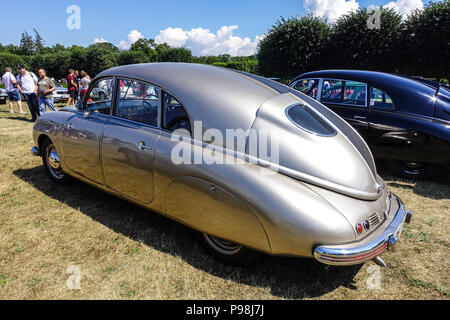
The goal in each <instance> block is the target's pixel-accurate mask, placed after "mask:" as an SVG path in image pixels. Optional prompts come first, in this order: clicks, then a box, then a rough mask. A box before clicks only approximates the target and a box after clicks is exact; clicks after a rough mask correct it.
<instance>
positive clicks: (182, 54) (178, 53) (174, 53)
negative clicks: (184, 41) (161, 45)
mask: <svg viewBox="0 0 450 320" xmlns="http://www.w3.org/2000/svg"><path fill="white" fill-rule="evenodd" d="M158 60H159V61H161V62H192V61H193V57H192V53H191V50H188V49H185V48H169V49H166V50H164V51H162V52H161V53H160V55H159V56H158Z"/></svg>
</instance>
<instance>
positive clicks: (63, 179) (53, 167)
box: [41, 138, 72, 184]
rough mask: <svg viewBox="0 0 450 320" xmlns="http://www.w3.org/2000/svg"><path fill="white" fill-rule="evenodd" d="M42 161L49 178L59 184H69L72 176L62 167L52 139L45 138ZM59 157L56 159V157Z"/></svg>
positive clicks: (42, 147)
mask: <svg viewBox="0 0 450 320" xmlns="http://www.w3.org/2000/svg"><path fill="white" fill-rule="evenodd" d="M41 156H42V163H43V164H44V169H45V172H46V173H47V176H48V177H49V179H50V180H51V181H52V182H54V183H57V184H67V183H70V182H71V181H72V177H70V176H69V175H67V174H66V173H65V172H64V171H63V170H62V168H61V166H60V162H59V156H58V153H57V152H56V148H55V146H54V144H53V142H52V141H51V140H50V139H48V138H47V139H45V140H44V141H43V142H42V145H41ZM55 156H56V157H57V158H58V159H56V157H55Z"/></svg>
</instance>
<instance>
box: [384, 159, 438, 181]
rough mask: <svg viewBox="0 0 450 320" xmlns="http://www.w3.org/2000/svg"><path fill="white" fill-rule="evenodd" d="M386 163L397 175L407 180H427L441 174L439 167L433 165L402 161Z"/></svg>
mask: <svg viewBox="0 0 450 320" xmlns="http://www.w3.org/2000/svg"><path fill="white" fill-rule="evenodd" d="M386 163H387V165H388V167H389V168H390V169H391V170H392V172H393V173H395V175H397V176H399V177H401V178H405V179H411V180H421V179H427V178H431V177H433V176H435V175H436V174H437V173H438V172H439V167H438V166H434V165H431V164H423V163H416V162H406V161H400V160H388V161H386Z"/></svg>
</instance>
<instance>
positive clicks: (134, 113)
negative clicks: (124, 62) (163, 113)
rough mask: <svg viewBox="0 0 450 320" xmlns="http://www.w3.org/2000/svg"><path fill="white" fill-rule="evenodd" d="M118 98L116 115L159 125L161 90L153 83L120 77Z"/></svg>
mask: <svg viewBox="0 0 450 320" xmlns="http://www.w3.org/2000/svg"><path fill="white" fill-rule="evenodd" d="M117 89H118V100H117V107H116V111H115V115H116V116H117V117H120V118H124V119H128V120H133V121H137V122H141V123H144V124H148V125H151V126H155V127H156V126H157V125H158V109H159V101H160V96H161V92H160V91H161V90H160V89H159V88H158V87H155V86H153V85H151V84H148V83H145V82H141V81H135V80H126V79H119V80H118V81H117Z"/></svg>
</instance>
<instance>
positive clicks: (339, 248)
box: [314, 196, 410, 266]
mask: <svg viewBox="0 0 450 320" xmlns="http://www.w3.org/2000/svg"><path fill="white" fill-rule="evenodd" d="M395 197H396V199H397V201H398V203H399V209H398V210H397V213H396V215H395V217H394V219H393V220H392V222H391V223H390V225H389V226H388V227H387V228H386V230H385V231H384V232H383V233H382V234H380V235H379V236H378V237H376V238H375V239H373V240H370V241H369V242H367V243H366V242H365V240H364V239H363V240H361V241H359V242H355V243H354V246H349V244H345V245H333V246H327V245H323V246H322V245H320V246H317V247H316V248H315V249H314V258H315V259H316V260H317V261H319V262H321V263H324V264H328V265H335V266H349V265H355V264H361V263H364V262H365V261H367V260H372V259H373V258H375V257H376V256H378V255H379V254H381V253H382V252H383V251H384V250H386V249H389V248H391V247H392V246H393V245H395V243H396V242H397V240H398V238H399V236H400V234H401V232H402V230H403V225H404V223H405V222H407V221H405V220H408V219H407V217H408V216H410V215H409V214H408V212H407V211H406V210H405V206H404V205H403V202H402V201H401V200H400V198H398V197H397V196H395Z"/></svg>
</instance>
